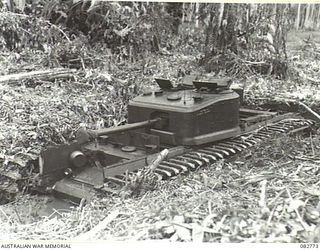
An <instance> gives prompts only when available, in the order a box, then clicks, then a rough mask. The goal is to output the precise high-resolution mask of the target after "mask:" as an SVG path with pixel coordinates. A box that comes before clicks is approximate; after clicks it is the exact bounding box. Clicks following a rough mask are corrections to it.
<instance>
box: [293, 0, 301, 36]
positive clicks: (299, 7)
mask: <svg viewBox="0 0 320 250" xmlns="http://www.w3.org/2000/svg"><path fill="white" fill-rule="evenodd" d="M300 15H301V4H300V3H299V4H298V11H297V16H296V22H295V25H294V26H295V29H296V30H299V28H300Z"/></svg>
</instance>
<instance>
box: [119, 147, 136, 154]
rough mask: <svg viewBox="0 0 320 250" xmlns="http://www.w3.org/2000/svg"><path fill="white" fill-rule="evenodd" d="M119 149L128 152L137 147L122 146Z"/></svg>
mask: <svg viewBox="0 0 320 250" xmlns="http://www.w3.org/2000/svg"><path fill="white" fill-rule="evenodd" d="M121 150H122V151H123V152H128V153H130V152H134V151H136V150H137V148H136V147H134V146H124V147H122V148H121Z"/></svg>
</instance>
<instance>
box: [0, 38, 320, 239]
mask: <svg viewBox="0 0 320 250" xmlns="http://www.w3.org/2000/svg"><path fill="white" fill-rule="evenodd" d="M297 36H300V35H297ZM301 36H302V35H301ZM302 37H303V36H302ZM293 40H294V38H292V39H291V40H290V41H293ZM35 56H39V59H40V58H42V57H43V56H45V55H35ZM99 56H101V55H99ZM196 56H197V55H196V54H187V53H183V51H180V53H176V54H174V55H157V56H154V57H150V58H148V60H147V63H146V62H136V64H135V65H132V64H128V65H113V66H112V67H110V65H108V66H106V65H105V67H104V66H103V65H102V66H101V68H100V69H99V70H93V69H89V68H88V69H86V70H85V71H84V74H83V73H82V72H81V73H79V74H76V75H75V80H74V81H69V82H61V81H57V82H53V83H52V82H46V83H42V84H40V85H39V84H37V82H36V84H34V85H28V84H26V83H20V84H18V85H16V84H14V85H12V84H6V85H2V86H1V89H0V90H1V91H2V92H1V94H2V96H3V97H5V98H10V103H15V105H4V106H3V109H2V110H1V112H3V113H1V114H2V116H1V117H4V118H3V120H1V125H2V126H1V134H3V135H5V136H4V138H5V139H6V141H2V142H1V143H3V144H4V145H11V146H10V147H11V148H10V150H9V149H8V148H6V147H2V148H1V153H2V155H4V156H5V157H6V159H8V160H10V159H11V160H12V161H16V162H17V161H18V159H20V158H21V157H20V156H21V152H23V153H24V157H29V158H27V159H30V157H33V156H34V155H37V153H38V152H39V151H40V150H41V149H42V148H43V147H44V146H45V145H46V143H48V141H50V140H51V142H52V143H53V142H56V143H59V142H63V141H64V140H68V139H70V138H72V135H73V134H72V133H73V132H74V131H75V130H76V129H77V128H78V127H79V125H81V126H85V127H88V128H93V129H95V128H99V127H101V126H110V125H114V124H116V123H118V122H121V121H122V119H125V115H126V108H125V105H126V103H127V101H128V100H129V99H130V98H132V97H133V96H134V95H136V94H138V93H139V92H140V91H141V90H142V89H144V88H150V87H153V86H154V85H153V78H154V77H156V76H158V77H159V76H160V77H167V78H171V79H179V78H178V71H179V69H181V67H183V68H186V69H190V70H191V71H195V70H197V64H196V63H195V61H196ZM14 58H15V57H14V55H13V54H10V55H7V56H3V57H2V59H3V60H2V62H3V65H5V67H4V68H2V72H1V73H3V74H5V73H6V72H7V71H8V68H9V69H13V68H16V69H23V68H24V67H25V66H26V65H28V62H27V61H22V62H21V61H20V63H21V64H17V61H16V60H15V59H14ZM26 58H27V57H26ZM42 59H43V58H42ZM26 60H27V59H26ZM32 60H34V62H35V61H39V60H35V58H34V57H33V58H32ZM105 60H106V64H107V63H108V64H110V62H107V59H105ZM102 61H103V60H102ZM15 63H16V64H15ZM305 65H308V66H307V67H304V66H305ZM294 66H295V67H299V72H301V74H303V75H302V76H307V77H312V78H316V77H317V76H318V72H317V71H316V68H317V67H318V62H317V60H316V59H314V58H309V59H308V60H306V61H302V60H300V61H297V62H294ZM111 68H113V70H111V71H110V70H108V69H111ZM141 72H142V73H141ZM109 79H111V80H109ZM297 79H298V80H297V81H296V80H291V81H286V82H284V81H278V80H275V79H272V78H261V77H257V76H255V77H252V79H248V81H247V82H248V84H247V86H246V87H247V89H246V94H250V96H251V97H250V98H251V100H253V99H254V98H256V99H257V98H266V99H269V98H273V97H275V96H277V97H278V98H286V97H288V95H289V93H298V94H302V95H299V96H298V98H301V99H303V98H304V99H307V100H309V102H310V103H313V104H314V105H315V106H316V107H319V106H318V105H319V99H318V98H315V97H316V96H317V95H318V93H319V92H318V90H317V88H316V86H314V82H312V81H310V80H308V79H307V78H303V77H301V76H299V77H298V78H297ZM301 79H302V80H301ZM304 79H306V80H304ZM251 80H252V81H251ZM134 87H137V88H138V89H136V90H134V91H133V89H134ZM131 90H132V92H130V91H131ZM306 90H308V91H306ZM248 97H249V96H248V95H247V96H246V98H248ZM250 98H249V100H250ZM17 110H18V111H19V110H22V111H21V112H16V111H17ZM9 118H10V119H9ZM6 119H9V120H6ZM101 120H103V122H104V123H105V124H103V123H102V122H101ZM106 121H108V122H106ZM34 122H35V123H34ZM62 125H63V126H64V127H62ZM319 141H320V138H319V133H317V134H316V135H315V136H314V137H307V138H290V137H281V138H272V139H271V140H269V141H267V142H265V143H263V144H262V145H260V146H259V147H254V148H251V149H249V150H246V151H245V152H244V153H243V154H241V155H239V157H238V158H236V159H233V160H230V161H219V162H217V163H215V164H213V165H211V166H207V167H204V168H202V169H199V170H198V171H196V172H192V173H190V174H189V175H181V176H178V177H176V178H174V179H171V180H169V181H163V182H159V183H157V185H158V186H157V189H156V190H155V191H152V192H150V191H146V192H144V193H143V194H142V195H140V196H138V197H129V198H126V199H124V198H122V197H118V196H115V197H112V196H110V197H97V199H96V200H93V201H91V202H90V203H88V204H86V205H82V206H80V207H77V208H73V209H68V210H65V209H60V210H57V211H55V212H54V213H53V214H52V215H50V216H41V213H40V210H41V207H42V205H45V204H46V203H48V202H50V200H46V198H41V197H34V196H31V195H24V196H21V197H20V196H19V197H17V199H16V200H15V201H13V202H11V203H9V204H7V205H4V206H0V224H1V225H4V226H3V227H1V228H0V239H1V240H68V241H70V240H79V239H86V240H87V239H93V240H95V239H99V240H150V239H152V240H155V239H161V240H165V241H171V242H173V241H186V242H189V241H194V242H203V241H205V242H318V241H319V235H320V233H319V231H320V214H319V196H320V195H319V192H320V191H319V161H320V143H319ZM26 143H29V144H26ZM26 145H27V147H26ZM25 148H27V149H28V150H27V151H26V150H25ZM32 150H34V152H33V151H32ZM10 157H12V158H10ZM20 160H21V159H20ZM12 161H11V164H10V165H7V166H6V167H7V168H8V170H11V168H12V166H13V165H12V164H14V163H15V162H12ZM8 162H9V163H10V161H8ZM20 163H21V164H22V165H21V166H20V167H19V169H28V170H30V169H31V170H32V168H31V166H30V165H24V164H26V163H25V162H24V161H23V162H20ZM14 166H16V165H14Z"/></svg>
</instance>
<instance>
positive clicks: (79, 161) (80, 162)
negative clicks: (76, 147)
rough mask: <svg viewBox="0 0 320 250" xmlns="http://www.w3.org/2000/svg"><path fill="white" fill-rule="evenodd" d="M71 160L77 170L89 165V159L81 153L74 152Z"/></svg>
mask: <svg viewBox="0 0 320 250" xmlns="http://www.w3.org/2000/svg"><path fill="white" fill-rule="evenodd" d="M70 160H71V162H72V165H73V166H74V167H77V168H82V167H84V166H85V165H86V164H87V157H86V156H85V155H84V153H82V152H81V151H73V152H72V153H71V155H70Z"/></svg>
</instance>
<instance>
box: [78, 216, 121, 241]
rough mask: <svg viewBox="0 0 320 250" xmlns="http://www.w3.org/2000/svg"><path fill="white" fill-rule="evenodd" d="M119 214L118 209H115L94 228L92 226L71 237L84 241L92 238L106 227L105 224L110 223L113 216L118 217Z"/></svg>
mask: <svg viewBox="0 0 320 250" xmlns="http://www.w3.org/2000/svg"><path fill="white" fill-rule="evenodd" d="M119 214H120V211H119V210H115V211H113V212H111V213H110V214H109V215H108V216H107V217H106V218H105V219H104V220H103V221H101V222H100V223H99V224H98V225H96V226H95V227H94V228H92V229H91V230H90V231H88V232H86V233H84V234H80V235H78V236H76V237H75V238H73V240H75V241H85V240H93V239H94V238H95V236H96V235H97V234H98V233H99V232H100V231H102V230H103V229H105V228H106V226H107V225H108V224H109V223H111V222H112V221H113V220H114V219H115V218H117V217H118V215H119Z"/></svg>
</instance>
